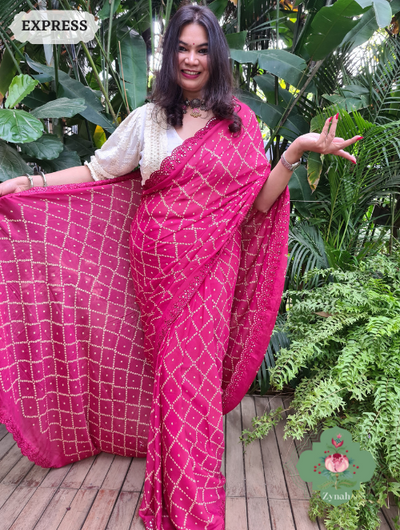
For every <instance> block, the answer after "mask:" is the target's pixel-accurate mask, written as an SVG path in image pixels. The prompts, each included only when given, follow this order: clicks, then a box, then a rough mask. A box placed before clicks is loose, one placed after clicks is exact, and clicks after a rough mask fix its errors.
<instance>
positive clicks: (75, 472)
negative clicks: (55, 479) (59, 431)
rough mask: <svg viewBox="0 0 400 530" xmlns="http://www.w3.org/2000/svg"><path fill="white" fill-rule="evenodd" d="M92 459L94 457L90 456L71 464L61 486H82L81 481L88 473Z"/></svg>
mask: <svg viewBox="0 0 400 530" xmlns="http://www.w3.org/2000/svg"><path fill="white" fill-rule="evenodd" d="M94 459H95V457H94V456H91V457H89V458H84V459H83V460H80V461H79V462H75V463H74V464H72V467H71V469H70V470H69V472H68V475H67V476H66V477H65V479H64V480H63V481H62V483H61V488H71V489H79V488H80V487H81V486H82V483H83V481H84V480H85V478H86V475H87V474H88V472H89V469H90V468H91V466H92V464H93V462H94Z"/></svg>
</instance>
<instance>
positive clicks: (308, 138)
mask: <svg viewBox="0 0 400 530" xmlns="http://www.w3.org/2000/svg"><path fill="white" fill-rule="evenodd" d="M338 119H339V113H338V114H336V115H335V116H333V117H332V118H328V119H327V120H326V122H325V125H324V128H323V129H322V132H321V134H317V133H307V134H303V135H302V136H299V137H298V138H296V140H295V141H294V142H293V144H297V149H298V150H299V152H304V151H313V152H314V153H320V154H322V155H337V156H341V157H343V158H346V159H347V160H350V161H351V162H353V164H355V163H356V162H357V159H356V157H355V156H354V155H351V154H350V153H348V152H347V151H344V148H345V147H348V146H349V145H352V144H354V143H355V142H357V141H358V140H361V139H362V138H363V137H362V136H353V138H350V139H349V140H344V139H343V138H338V137H336V136H335V133H336V127H337V122H338ZM329 126H330V127H329ZM293 144H292V145H293ZM300 156H301V155H300Z"/></svg>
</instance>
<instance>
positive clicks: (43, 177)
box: [39, 171, 47, 186]
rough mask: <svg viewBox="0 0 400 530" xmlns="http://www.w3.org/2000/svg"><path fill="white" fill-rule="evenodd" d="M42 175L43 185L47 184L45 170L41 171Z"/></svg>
mask: <svg viewBox="0 0 400 530" xmlns="http://www.w3.org/2000/svg"><path fill="white" fill-rule="evenodd" d="M39 173H40V175H41V176H42V179H43V186H47V180H46V175H45V174H44V173H43V171H39Z"/></svg>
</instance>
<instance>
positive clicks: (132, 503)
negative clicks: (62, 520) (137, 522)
mask: <svg viewBox="0 0 400 530" xmlns="http://www.w3.org/2000/svg"><path fill="white" fill-rule="evenodd" d="M138 500H139V493H138V492H137V491H121V493H120V494H119V496H118V499H117V502H116V503H115V506H114V509H113V512H112V515H111V518H110V520H109V522H108V525H107V530H117V529H118V530H129V528H130V526H131V522H132V519H133V516H134V514H135V511H136V507H137V504H138ZM35 530H36V528H35ZM43 530H46V529H45V528H43Z"/></svg>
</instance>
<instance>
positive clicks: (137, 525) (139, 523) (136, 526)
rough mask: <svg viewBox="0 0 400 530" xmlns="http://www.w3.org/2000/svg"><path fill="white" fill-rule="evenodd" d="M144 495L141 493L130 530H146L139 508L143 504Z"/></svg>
mask: <svg viewBox="0 0 400 530" xmlns="http://www.w3.org/2000/svg"><path fill="white" fill-rule="evenodd" d="M142 500H143V495H140V497H139V500H138V503H137V505H136V510H135V515H134V516H133V519H132V523H131V527H130V529H129V530H145V527H144V523H143V520H142V518H141V517H139V508H140V506H141V504H142Z"/></svg>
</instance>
